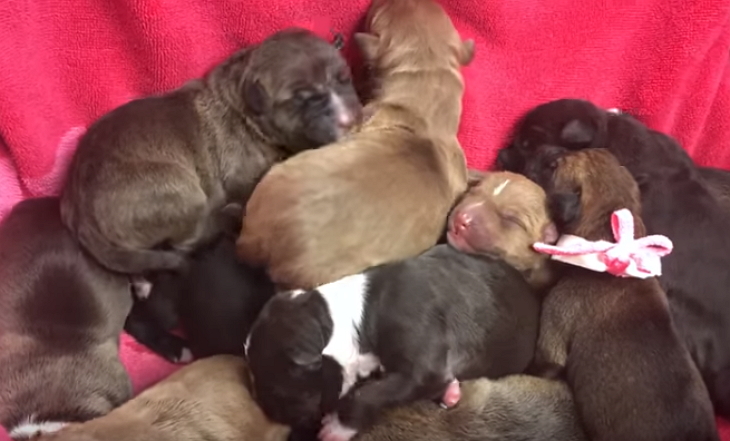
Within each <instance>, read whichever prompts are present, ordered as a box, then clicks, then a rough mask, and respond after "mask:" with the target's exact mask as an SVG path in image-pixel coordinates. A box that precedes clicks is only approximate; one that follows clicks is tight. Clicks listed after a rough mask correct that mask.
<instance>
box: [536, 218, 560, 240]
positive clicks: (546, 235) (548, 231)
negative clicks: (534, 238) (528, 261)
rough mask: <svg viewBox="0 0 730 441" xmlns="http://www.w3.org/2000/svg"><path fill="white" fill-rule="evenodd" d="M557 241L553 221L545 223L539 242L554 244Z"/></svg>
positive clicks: (556, 231)
mask: <svg viewBox="0 0 730 441" xmlns="http://www.w3.org/2000/svg"><path fill="white" fill-rule="evenodd" d="M557 241H558V228H557V227H556V226H555V224H554V223H552V222H550V223H549V224H547V225H545V228H543V230H542V236H541V237H540V242H542V243H546V244H550V245H554V244H555V243H556V242H557Z"/></svg>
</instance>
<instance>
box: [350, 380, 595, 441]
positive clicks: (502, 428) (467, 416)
mask: <svg viewBox="0 0 730 441" xmlns="http://www.w3.org/2000/svg"><path fill="white" fill-rule="evenodd" d="M461 390H462V398H461V401H459V404H457V405H456V407H454V408H452V409H443V408H442V407H440V406H439V405H438V404H436V403H434V402H433V401H420V402H418V403H415V404H412V405H409V406H404V407H400V408H397V409H394V410H392V411H389V412H388V413H386V415H385V416H384V417H383V419H382V420H381V422H379V423H378V424H376V425H375V426H374V427H373V428H371V429H369V430H366V431H365V432H363V433H362V434H360V435H358V436H356V437H355V438H354V441H434V440H439V441H445V440H449V441H496V440H499V441H583V440H586V437H585V434H584V433H583V430H582V428H581V426H580V422H579V421H578V417H577V415H576V412H575V405H574V403H573V397H572V395H571V393H570V389H569V388H568V386H567V385H566V384H565V383H563V382H562V381H558V380H548V379H544V378H538V377H531V376H527V375H510V376H506V377H502V378H500V379H499V380H489V379H486V378H485V379H480V380H472V381H465V382H464V383H462V385H461Z"/></svg>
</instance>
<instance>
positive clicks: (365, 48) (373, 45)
mask: <svg viewBox="0 0 730 441" xmlns="http://www.w3.org/2000/svg"><path fill="white" fill-rule="evenodd" d="M352 38H354V39H355V43H357V46H358V47H359V48H360V52H362V54H363V55H364V56H365V59H366V60H372V59H374V58H375V57H376V55H377V54H378V46H379V44H380V39H379V38H378V37H377V36H375V35H373V34H368V33H366V32H356V33H355V35H354V36H353V37H352Z"/></svg>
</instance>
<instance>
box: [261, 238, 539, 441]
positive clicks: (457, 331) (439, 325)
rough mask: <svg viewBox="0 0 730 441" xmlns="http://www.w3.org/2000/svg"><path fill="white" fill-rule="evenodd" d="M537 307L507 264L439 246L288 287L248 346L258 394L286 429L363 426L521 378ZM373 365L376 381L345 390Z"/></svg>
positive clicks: (529, 356)
mask: <svg viewBox="0 0 730 441" xmlns="http://www.w3.org/2000/svg"><path fill="white" fill-rule="evenodd" d="M539 307H540V305H539V299H538V297H537V296H536V295H535V293H534V292H533V291H532V289H531V288H530V286H529V285H528V284H527V283H526V282H525V280H524V278H523V277H522V275H521V274H520V273H519V272H518V271H517V270H516V269H514V268H512V267H511V266H509V265H508V264H507V263H506V262H504V261H502V260H500V259H498V258H496V257H493V256H486V255H479V256H474V255H469V254H465V253H462V252H460V251H458V250H456V249H454V248H452V247H451V246H449V245H446V244H442V245H437V246H435V247H433V248H432V249H430V250H428V251H426V252H425V253H423V254H421V255H419V256H417V257H414V258H411V259H407V260H404V261H400V262H394V263H390V264H384V265H380V266H377V267H374V268H370V269H368V270H366V271H365V272H364V273H361V274H356V275H353V276H348V277H345V278H343V279H341V280H338V281H336V282H333V283H330V284H327V285H323V286H320V287H318V288H317V289H315V290H312V291H302V290H296V291H292V292H283V293H280V294H277V295H276V296H275V297H274V298H273V299H272V300H271V301H270V302H269V303H267V304H266V306H265V307H264V309H263V311H262V312H261V314H260V315H259V318H258V319H257V321H256V323H255V324H254V326H253V328H252V331H251V335H250V338H249V341H248V346H247V355H248V359H249V362H250V365H251V371H252V374H253V378H254V385H255V391H256V398H257V400H258V402H259V403H260V404H261V406H262V408H263V409H264V411H265V412H266V413H267V414H268V415H269V416H270V417H271V418H272V419H274V420H277V421H281V422H283V423H287V424H291V425H304V424H306V423H307V421H306V419H317V418H319V417H320V416H321V415H322V414H330V413H335V414H336V416H337V419H338V420H339V421H338V422H336V423H334V426H335V427H336V426H337V425H338V424H340V422H341V424H342V425H343V429H344V430H345V432H347V431H349V432H352V431H354V430H362V429H365V428H367V427H370V426H371V425H372V424H373V423H375V421H376V420H377V419H378V417H379V415H380V413H381V411H383V410H384V409H386V408H390V407H394V406H398V405H403V404H406V403H410V402H413V401H416V400H419V399H437V398H441V397H442V395H443V394H444V392H445V391H446V389H447V387H448V385H449V383H450V382H451V381H452V380H453V379H454V378H458V379H460V380H468V379H472V378H478V377H483V376H484V377H489V378H497V377H500V376H503V375H507V374H514V373H519V372H522V371H523V370H524V369H525V368H526V367H527V366H528V364H529V362H530V361H531V360H532V357H533V354H534V348H535V341H536V338H537V327H538V315H539ZM380 369H382V370H383V371H384V373H383V375H382V376H381V377H380V378H378V379H373V380H371V381H367V382H366V383H365V384H363V385H362V387H360V388H356V389H354V390H353V391H352V392H350V393H348V392H349V391H350V389H351V386H352V385H354V384H355V382H356V381H357V378H358V377H363V378H366V377H368V376H369V375H370V374H371V373H373V372H376V371H377V370H380ZM328 427H329V425H326V426H325V430H327V429H328ZM330 428H331V427H330ZM326 439H329V438H325V440H326ZM338 439H347V437H345V438H338Z"/></svg>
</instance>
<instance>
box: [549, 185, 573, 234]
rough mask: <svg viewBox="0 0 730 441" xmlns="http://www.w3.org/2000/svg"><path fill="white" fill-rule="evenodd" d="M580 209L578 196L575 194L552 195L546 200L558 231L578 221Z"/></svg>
mask: <svg viewBox="0 0 730 441" xmlns="http://www.w3.org/2000/svg"><path fill="white" fill-rule="evenodd" d="M580 209H581V207H580V195H579V194H577V193H554V194H552V195H550V196H549V198H548V211H549V212H550V216H551V217H552V218H553V221H554V222H555V223H556V225H557V226H558V227H559V228H560V229H562V228H564V227H565V226H566V225H568V224H570V223H571V222H573V221H575V220H576V219H578V217H579V216H580ZM556 235H557V234H556Z"/></svg>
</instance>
